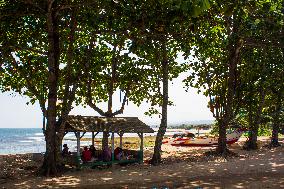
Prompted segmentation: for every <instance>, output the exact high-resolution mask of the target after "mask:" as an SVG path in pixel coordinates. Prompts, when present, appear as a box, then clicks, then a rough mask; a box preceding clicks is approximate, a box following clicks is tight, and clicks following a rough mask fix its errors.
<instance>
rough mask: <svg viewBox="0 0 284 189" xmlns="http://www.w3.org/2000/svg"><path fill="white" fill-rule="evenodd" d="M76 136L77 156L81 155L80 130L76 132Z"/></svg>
mask: <svg viewBox="0 0 284 189" xmlns="http://www.w3.org/2000/svg"><path fill="white" fill-rule="evenodd" d="M75 135H76V138H77V156H78V158H79V157H80V156H81V154H80V132H77V134H75Z"/></svg>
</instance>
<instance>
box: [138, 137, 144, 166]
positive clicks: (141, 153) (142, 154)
mask: <svg viewBox="0 0 284 189" xmlns="http://www.w3.org/2000/svg"><path fill="white" fill-rule="evenodd" d="M137 134H138V136H139V138H140V141H141V142H140V155H141V157H140V163H143V156H144V153H143V149H144V148H143V147H144V144H143V143H144V141H143V133H137Z"/></svg>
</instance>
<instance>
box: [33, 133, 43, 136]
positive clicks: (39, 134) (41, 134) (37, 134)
mask: <svg viewBox="0 0 284 189" xmlns="http://www.w3.org/2000/svg"><path fill="white" fill-rule="evenodd" d="M35 135H36V136H44V135H43V133H35Z"/></svg>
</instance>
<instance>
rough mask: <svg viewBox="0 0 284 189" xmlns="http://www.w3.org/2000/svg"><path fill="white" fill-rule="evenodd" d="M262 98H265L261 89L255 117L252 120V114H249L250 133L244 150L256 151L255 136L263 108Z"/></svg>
mask: <svg viewBox="0 0 284 189" xmlns="http://www.w3.org/2000/svg"><path fill="white" fill-rule="evenodd" d="M264 98H265V91H264V90H262V89H261V90H260V98H259V105H258V109H257V111H256V115H255V118H254V120H252V118H253V116H252V115H253V114H252V112H250V114H251V115H250V119H251V120H250V122H251V129H250V133H249V140H248V141H247V142H246V144H245V146H244V149H246V150H256V149H257V148H258V145H257V135H258V129H259V124H260V122H261V114H262V108H263V105H264ZM250 111H251V110H250Z"/></svg>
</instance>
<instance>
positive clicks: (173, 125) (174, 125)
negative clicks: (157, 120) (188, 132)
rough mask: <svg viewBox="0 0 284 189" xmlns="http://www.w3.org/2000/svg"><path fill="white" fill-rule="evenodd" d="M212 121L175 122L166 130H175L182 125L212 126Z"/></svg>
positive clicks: (153, 126)
mask: <svg viewBox="0 0 284 189" xmlns="http://www.w3.org/2000/svg"><path fill="white" fill-rule="evenodd" d="M213 123H214V120H197V121H185V122H176V123H168V128H176V127H179V126H183V125H193V126H196V125H212V124H213ZM151 127H152V128H157V127H159V125H158V124H155V125H151Z"/></svg>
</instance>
